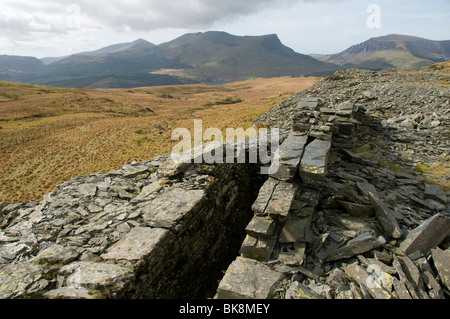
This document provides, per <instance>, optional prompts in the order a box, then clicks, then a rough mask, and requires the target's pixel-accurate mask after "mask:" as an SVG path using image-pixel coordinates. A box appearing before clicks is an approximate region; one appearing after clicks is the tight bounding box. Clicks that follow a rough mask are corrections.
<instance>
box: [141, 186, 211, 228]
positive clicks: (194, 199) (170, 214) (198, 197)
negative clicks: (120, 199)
mask: <svg viewBox="0 0 450 319" xmlns="http://www.w3.org/2000/svg"><path fill="white" fill-rule="evenodd" d="M204 196H205V192H204V191H202V190H185V189H182V188H174V189H172V190H170V191H168V192H165V193H163V194H161V195H160V196H158V197H157V198H155V199H154V200H152V201H151V202H150V203H149V204H148V205H147V206H145V207H143V208H142V211H143V218H144V222H145V223H146V224H147V225H149V226H151V227H161V228H173V227H174V226H176V224H178V223H179V221H181V220H182V219H183V218H184V217H185V215H186V214H188V213H189V212H190V211H191V210H192V209H194V207H196V206H197V205H199V204H200V203H201V201H202V199H203V198H204Z"/></svg>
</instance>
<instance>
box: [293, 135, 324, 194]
mask: <svg viewBox="0 0 450 319" xmlns="http://www.w3.org/2000/svg"><path fill="white" fill-rule="evenodd" d="M330 148H331V142H330V141H323V140H318V139H316V140H314V141H312V142H311V143H310V144H308V145H307V146H306V148H305V151H304V154H303V157H302V160H301V162H300V166H299V171H300V177H301V180H302V182H303V183H305V185H312V186H319V187H320V186H322V185H323V184H324V182H325V178H326V175H327V165H328V156H329V154H330Z"/></svg>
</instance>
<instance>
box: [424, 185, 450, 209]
mask: <svg viewBox="0 0 450 319" xmlns="http://www.w3.org/2000/svg"><path fill="white" fill-rule="evenodd" d="M424 198H425V199H432V200H435V201H438V202H440V203H441V204H443V205H447V195H446V194H445V193H444V191H443V190H442V188H441V187H439V186H438V185H431V184H425V192H424Z"/></svg>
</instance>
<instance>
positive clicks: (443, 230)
mask: <svg viewBox="0 0 450 319" xmlns="http://www.w3.org/2000/svg"><path fill="white" fill-rule="evenodd" d="M448 234H450V219H449V218H448V217H445V216H444V215H442V214H440V213H439V214H436V215H434V216H433V217H431V218H429V219H427V220H426V221H425V222H423V223H422V224H421V225H420V226H418V227H416V228H414V229H413V230H412V231H410V232H409V234H408V236H407V237H406V238H405V240H403V241H402V243H401V244H400V247H399V249H400V250H401V251H403V252H404V253H405V254H406V255H408V256H410V257H411V258H413V259H415V258H419V257H421V256H424V255H427V254H428V253H429V252H430V250H431V249H432V248H435V247H436V246H437V245H439V244H440V243H441V242H442V241H443V240H444V238H445V237H447V235H448Z"/></svg>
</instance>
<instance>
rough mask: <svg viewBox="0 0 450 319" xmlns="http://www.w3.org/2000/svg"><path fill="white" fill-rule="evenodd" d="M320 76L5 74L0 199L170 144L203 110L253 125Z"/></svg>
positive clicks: (212, 117)
mask: <svg viewBox="0 0 450 319" xmlns="http://www.w3.org/2000/svg"><path fill="white" fill-rule="evenodd" d="M318 80H319V78H313V77H309V78H292V77H281V78H272V79H254V80H249V81H244V82H235V83H230V84H226V85H221V86H207V85H182V86H161V87H148V88H136V89H131V90H128V89H123V90H122V89H121V90H86V89H61V88H53V87H45V86H31V85H25V84H18V83H11V82H0V162H1V164H2V165H1V166H0V185H1V186H0V202H3V201H9V202H24V201H27V200H30V199H41V198H42V196H43V194H45V193H48V192H51V191H52V190H54V187H55V186H56V185H58V184H60V183H62V182H64V181H66V180H70V178H71V177H73V176H78V175H84V174H90V173H94V172H107V171H109V170H112V169H117V168H120V167H122V166H123V165H124V164H126V163H130V162H132V161H144V160H150V159H152V158H153V157H155V156H157V155H160V154H162V153H166V152H170V150H171V148H172V147H173V145H174V144H175V143H176V142H175V141H172V140H171V134H172V130H173V129H175V128H177V127H186V128H189V129H191V130H193V124H194V121H193V120H194V119H196V118H199V119H202V120H203V129H206V128H208V127H218V128H225V127H232V128H238V127H242V128H247V127H250V126H251V125H252V124H251V122H252V120H254V119H255V118H256V117H258V116H259V115H261V114H263V113H265V112H267V111H268V110H269V109H270V108H271V107H272V106H274V105H276V104H278V103H280V102H282V101H283V100H284V99H286V98H288V97H289V96H291V95H292V94H293V93H295V92H298V91H301V90H303V89H305V88H307V87H310V86H312V85H313V84H315V83H316V82H317V81H318ZM239 99H240V100H242V101H241V102H239V103H232V104H227V103H224V101H225V102H226V101H234V102H236V101H239ZM191 132H192V131H191Z"/></svg>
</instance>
